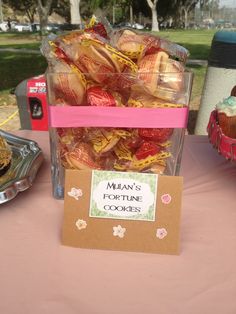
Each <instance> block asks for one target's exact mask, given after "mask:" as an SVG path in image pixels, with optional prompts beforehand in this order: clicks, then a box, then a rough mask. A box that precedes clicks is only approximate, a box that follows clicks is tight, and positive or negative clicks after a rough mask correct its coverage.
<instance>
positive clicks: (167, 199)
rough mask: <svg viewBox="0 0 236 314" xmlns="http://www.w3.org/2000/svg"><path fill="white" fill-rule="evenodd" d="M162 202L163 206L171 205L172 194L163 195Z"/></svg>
mask: <svg viewBox="0 0 236 314" xmlns="http://www.w3.org/2000/svg"><path fill="white" fill-rule="evenodd" d="M161 201H162V203H163V204H166V205H167V204H170V202H171V196H170V194H168V193H167V194H163V195H162V196H161Z"/></svg>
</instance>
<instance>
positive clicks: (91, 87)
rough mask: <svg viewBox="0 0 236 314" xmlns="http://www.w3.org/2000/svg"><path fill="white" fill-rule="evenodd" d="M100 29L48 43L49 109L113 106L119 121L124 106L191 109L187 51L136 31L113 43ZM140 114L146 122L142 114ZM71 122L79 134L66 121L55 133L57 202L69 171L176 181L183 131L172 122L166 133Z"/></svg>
mask: <svg viewBox="0 0 236 314" xmlns="http://www.w3.org/2000/svg"><path fill="white" fill-rule="evenodd" d="M97 24H98V23H95V24H93V25H89V27H88V28H87V30H85V31H75V32H72V33H69V34H65V35H60V36H58V37H54V38H50V40H47V41H46V42H44V43H43V46H42V51H43V54H44V55H45V57H46V58H47V60H48V65H49V66H48V71H47V73H46V74H47V75H46V76H47V86H48V101H49V105H50V106H57V107H58V106H60V107H64V106H70V107H71V106H73V107H74V106H79V107H81V106H83V108H85V109H86V108H87V107H90V108H91V107H94V108H97V109H99V108H102V107H103V108H104V107H109V108H111V109H112V108H113V109H115V110H116V109H117V114H118V115H119V114H120V111H119V110H120V109H125V107H127V109H128V108H137V109H135V110H142V108H144V109H145V108H149V109H156V108H157V109H160V108H162V109H163V108H164V109H171V108H174V109H176V108H180V109H181V108H185V107H187V106H188V103H189V98H190V94H191V86H192V73H189V72H186V71H185V67H184V62H185V60H186V57H187V51H186V50H185V49H184V48H183V47H180V46H178V45H175V44H172V43H169V42H168V41H166V40H163V39H160V38H159V37H156V36H153V35H147V34H142V33H141V34H138V33H136V32H133V31H130V30H120V31H118V32H114V31H113V32H110V33H109V36H108V35H106V34H105V32H104V29H105V27H104V29H103V28H102V26H101V25H99V26H98V25H97ZM101 29H103V31H101ZM99 30H100V31H101V33H102V34H103V35H101V33H99ZM177 55H178V56H179V58H177ZM173 56H175V58H173ZM176 59H178V60H176ZM60 69H62V71H61V70H60ZM116 107H117V108H116ZM111 109H109V110H111ZM99 110H100V109H99ZM101 112H102V111H101ZM138 114H139V118H140V116H141V117H142V111H139V113H138ZM70 118H71V123H72V121H73V126H74V127H71V125H70V119H69V118H68V117H65V121H66V122H65V124H63V123H64V121H62V124H61V125H62V126H61V125H60V126H56V127H55V125H57V124H54V125H53V127H51V128H50V139H51V156H52V181H53V194H54V196H55V197H56V198H62V197H63V189H64V170H65V168H67V169H88V170H93V169H98V170H112V171H138V172H150V173H157V174H165V175H177V174H178V172H179V166H180V160H181V152H182V146H183V138H184V133H185V128H184V127H178V128H177V127H170V126H169V125H168V121H167V122H166V124H165V127H160V126H159V125H158V123H157V125H155V126H153V125H152V126H151V127H150V126H149V124H148V121H146V122H145V123H144V124H142V125H144V126H145V127H141V126H140V125H137V126H136V127H129V126H128V124H129V123H128V124H127V125H125V123H123V122H122V123H121V125H119V126H118V127H117V126H115V125H113V123H112V121H110V119H112V118H110V116H109V115H107V116H105V117H104V121H108V122H109V123H108V124H107V123H104V125H100V126H99V127H97V125H96V123H95V124H94V123H93V121H92V123H91V124H92V125H86V126H85V125H83V126H81V125H80V124H79V123H78V125H77V124H76V123H74V119H75V118H74V117H73V116H72V115H71V116H70ZM85 119H86V115H85ZM106 119H107V120H106ZM134 119H135V118H134ZM61 120H63V118H61ZM95 120H96V117H95ZM130 120H132V116H130ZM95 122H96V121H95ZM152 124H153V122H152ZM107 125H109V127H107Z"/></svg>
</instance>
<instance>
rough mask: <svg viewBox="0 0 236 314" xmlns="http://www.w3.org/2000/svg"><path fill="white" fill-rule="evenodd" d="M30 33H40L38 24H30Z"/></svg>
mask: <svg viewBox="0 0 236 314" xmlns="http://www.w3.org/2000/svg"><path fill="white" fill-rule="evenodd" d="M30 27H31V32H39V31H40V24H39V23H32V24H31V25H30Z"/></svg>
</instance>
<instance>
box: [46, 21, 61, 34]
mask: <svg viewBox="0 0 236 314" xmlns="http://www.w3.org/2000/svg"><path fill="white" fill-rule="evenodd" d="M46 30H47V31H48V32H57V31H59V30H60V24H56V23H49V24H48V25H47V27H46Z"/></svg>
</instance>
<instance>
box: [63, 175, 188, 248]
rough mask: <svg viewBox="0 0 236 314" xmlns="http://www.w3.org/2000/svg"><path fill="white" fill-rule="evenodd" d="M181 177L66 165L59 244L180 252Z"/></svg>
mask: <svg viewBox="0 0 236 314" xmlns="http://www.w3.org/2000/svg"><path fill="white" fill-rule="evenodd" d="M182 179H183V178H182V177H171V176H158V175H156V174H144V173H133V172H132V173H131V172H129V173H128V172H114V171H96V170H94V171H92V172H91V171H86V170H66V180H65V202H64V221H63V234H62V243H63V244H64V245H68V246H73V247H80V248H90V249H106V250H120V251H136V252H148V253H163V254H178V253H179V231H180V230H179V229H180V211H181V196H182V181H183V180H182Z"/></svg>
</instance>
